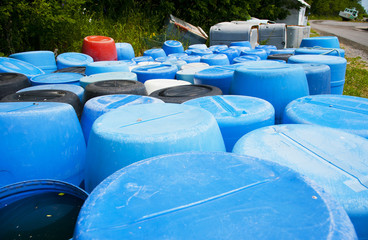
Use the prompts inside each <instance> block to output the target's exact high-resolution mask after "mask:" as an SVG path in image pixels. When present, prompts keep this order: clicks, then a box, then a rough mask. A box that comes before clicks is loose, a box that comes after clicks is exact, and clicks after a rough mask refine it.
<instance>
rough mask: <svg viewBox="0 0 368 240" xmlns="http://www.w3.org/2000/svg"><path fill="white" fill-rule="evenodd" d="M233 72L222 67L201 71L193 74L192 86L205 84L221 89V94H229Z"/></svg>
mask: <svg viewBox="0 0 368 240" xmlns="http://www.w3.org/2000/svg"><path fill="white" fill-rule="evenodd" d="M233 76H234V70H231V69H226V68H222V67H212V68H207V69H203V70H201V71H199V72H197V73H195V74H194V79H193V80H194V84H205V85H211V86H215V87H218V88H220V89H221V91H222V93H223V94H229V89H230V86H231V82H232V81H233Z"/></svg>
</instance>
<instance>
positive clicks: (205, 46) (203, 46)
mask: <svg viewBox="0 0 368 240" xmlns="http://www.w3.org/2000/svg"><path fill="white" fill-rule="evenodd" d="M188 49H207V45H206V44H200V43H199V44H192V45H189V46H188Z"/></svg>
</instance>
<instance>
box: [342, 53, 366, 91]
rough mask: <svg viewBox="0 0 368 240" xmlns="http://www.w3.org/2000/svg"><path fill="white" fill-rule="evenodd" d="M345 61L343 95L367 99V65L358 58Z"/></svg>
mask: <svg viewBox="0 0 368 240" xmlns="http://www.w3.org/2000/svg"><path fill="white" fill-rule="evenodd" d="M346 60H347V61H348V63H347V67H346V75H345V86H344V95H350V96H357V97H364V98H368V63H367V62H365V61H362V60H361V58H360V57H356V58H346Z"/></svg>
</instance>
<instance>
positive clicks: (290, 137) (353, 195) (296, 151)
mask: <svg viewBox="0 0 368 240" xmlns="http://www.w3.org/2000/svg"><path fill="white" fill-rule="evenodd" d="M233 152H234V153H240V154H246V155H248V156H252V157H256V158H263V159H266V160H269V161H272V162H275V163H278V164H281V165H284V166H288V167H290V168H292V169H294V170H295V171H297V172H299V173H301V174H303V175H304V176H306V177H308V178H310V179H311V180H313V181H314V182H315V183H316V184H318V185H319V186H321V187H322V188H323V189H324V190H325V191H326V192H327V193H328V194H330V195H332V197H334V198H335V199H336V200H337V201H338V202H339V203H340V204H341V205H342V206H343V207H344V208H345V210H346V212H347V213H348V215H349V217H350V219H351V221H352V223H353V224H354V227H355V230H356V232H357V235H358V237H359V238H360V239H367V238H368V228H367V224H368V207H367V206H368V187H367V176H368V160H367V156H368V140H367V139H365V138H362V137H360V136H357V135H354V134H350V133H347V132H344V131H341V130H336V129H333V128H327V127H321V126H317V125H309V124H308V125H307V124H286V125H279V126H272V127H265V128H261V129H257V130H254V131H252V132H250V133H248V134H246V135H245V136H243V137H242V138H241V139H240V140H239V141H238V142H237V143H236V144H235V147H234V150H233Z"/></svg>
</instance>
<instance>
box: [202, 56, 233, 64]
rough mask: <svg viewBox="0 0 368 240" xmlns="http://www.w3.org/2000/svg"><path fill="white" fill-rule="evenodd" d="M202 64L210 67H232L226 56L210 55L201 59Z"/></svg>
mask: <svg viewBox="0 0 368 240" xmlns="http://www.w3.org/2000/svg"><path fill="white" fill-rule="evenodd" d="M201 62H204V63H207V64H208V65H210V66H223V65H230V61H229V59H228V58H227V56H226V55H225V54H208V55H204V56H202V57H201Z"/></svg>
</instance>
